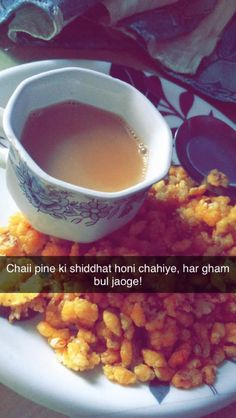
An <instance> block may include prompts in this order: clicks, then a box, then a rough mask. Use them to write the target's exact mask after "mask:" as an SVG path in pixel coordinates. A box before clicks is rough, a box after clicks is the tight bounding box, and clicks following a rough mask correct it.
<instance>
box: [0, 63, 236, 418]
mask: <svg viewBox="0 0 236 418" xmlns="http://www.w3.org/2000/svg"><path fill="white" fill-rule="evenodd" d="M65 66H80V67H85V68H91V69H95V70H98V71H101V72H105V73H109V71H110V64H109V63H104V62H96V61H93V62H92V61H74V60H73V61H71V60H52V61H40V62H35V63H30V64H24V65H20V66H17V67H13V68H11V69H9V70H4V71H2V72H0V106H3V107H4V106H5V104H6V103H7V100H8V98H9V96H10V94H11V93H12V91H13V90H14V88H15V87H16V86H17V85H18V83H19V82H20V81H21V80H23V79H25V78H26V77H28V76H30V75H34V74H37V73H40V72H42V71H46V70H49V69H54V68H59V67H65ZM125 72H126V75H127V76H128V78H129V80H130V82H132V83H134V84H135V80H134V79H133V76H132V71H131V72H129V70H125ZM161 83H162V92H163V98H162V100H161V101H160V102H159V104H158V108H159V109H160V110H161V111H163V110H164V111H165V112H166V110H168V106H169V109H171V108H172V110H173V109H174V112H172V113H174V116H173V115H169V116H167V119H168V122H169V124H170V126H171V127H172V128H174V127H177V126H179V124H180V123H181V122H182V119H183V112H182V110H185V111H186V106H184V108H183V106H182V107H181V100H180V97H181V94H183V92H184V91H185V90H184V89H183V88H181V87H179V86H177V85H175V84H173V83H171V82H169V81H166V80H163V79H162V80H161ZM182 97H183V96H182ZM190 99H191V98H190ZM188 101H189V103H190V104H191V100H188ZM168 103H169V104H168ZM181 109H182V110H181ZM210 111H213V113H214V115H215V116H216V117H218V118H220V119H222V120H224V121H225V122H227V123H228V124H229V125H230V126H234V124H233V122H231V121H230V120H229V119H227V118H226V117H224V115H222V114H221V113H220V112H218V111H217V110H216V109H214V108H213V107H212V106H210V105H209V104H207V103H206V102H204V101H203V100H201V99H200V98H198V97H197V96H194V97H193V100H192V104H191V106H187V111H186V112H185V113H186V115H184V117H190V116H194V115H197V114H208V113H209V112H210ZM167 113H171V112H170V110H168V112H167ZM177 113H178V114H179V116H176V114H177ZM181 115H182V116H181ZM0 196H1V197H0V199H1V203H0V224H1V225H2V224H6V223H7V220H8V217H9V215H11V214H12V213H14V212H15V211H16V210H17V208H16V206H15V204H14V202H13V200H12V199H11V197H10V196H9V194H8V192H7V189H6V184H5V176H4V170H0ZM36 323H37V320H36V319H34V320H31V321H26V322H19V323H15V324H14V325H10V324H9V323H8V321H7V320H5V319H3V318H0V335H1V340H0V381H1V382H2V383H3V384H5V385H7V386H9V387H10V388H11V389H13V390H15V391H16V392H18V393H19V394H21V395H22V396H25V397H27V398H29V399H31V400H33V401H35V402H37V403H40V404H42V405H45V406H47V407H48V408H52V409H54V410H56V411H59V412H61V413H64V414H65V415H69V416H74V417H99V416H100V417H105V416H107V417H111V416H112V417H113V416H114V417H115V416H117V417H118V416H119V417H120V416H122V417H145V418H147V417H163V418H167V417H182V416H185V417H186V418H187V417H191V418H194V417H200V416H202V415H205V414H207V413H210V412H212V411H214V410H216V409H219V408H221V407H223V406H225V405H227V404H228V403H230V402H232V401H233V400H235V394H236V364H234V363H231V362H226V363H224V365H223V366H221V367H220V368H219V372H218V378H217V381H216V384H215V385H214V387H211V388H210V387H208V386H202V387H200V388H198V389H194V390H189V391H184V390H177V389H175V388H173V387H171V388H170V389H169V388H168V387H163V386H162V387H159V388H158V389H157V392H158V395H157V396H154V395H153V394H152V393H151V391H150V389H149V387H148V385H139V386H137V387H129V388H125V387H122V386H119V385H116V384H113V383H111V382H109V381H108V380H107V379H106V378H105V377H104V376H103V375H102V373H101V372H100V371H95V372H87V373H83V374H76V373H74V372H72V371H70V370H68V369H66V368H64V367H63V366H62V365H60V364H59V363H58V362H57V360H56V357H55V355H54V352H53V351H52V350H51V349H50V347H49V346H48V344H47V343H46V341H45V340H44V339H43V338H42V337H41V336H40V335H39V334H38V333H37V331H36V329H35V324H36ZM158 399H159V401H158Z"/></svg>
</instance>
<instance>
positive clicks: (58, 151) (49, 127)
mask: <svg viewBox="0 0 236 418" xmlns="http://www.w3.org/2000/svg"><path fill="white" fill-rule="evenodd" d="M21 140H22V144H23V146H24V148H25V149H26V151H27V152H28V153H29V154H30V155H31V157H32V158H33V160H34V161H35V162H36V163H37V164H38V165H39V166H40V167H41V168H42V169H43V170H44V171H45V172H46V173H48V174H49V175H51V176H53V177H55V178H57V179H60V180H63V181H66V182H68V183H71V184H74V185H77V186H82V187H86V188H89V189H94V190H98V191H106V192H115V191H119V190H123V189H126V188H127V187H130V186H132V185H134V184H137V183H139V182H140V181H142V180H143V179H144V178H145V174H146V167H147V158H148V155H147V150H146V148H145V147H144V145H143V144H142V143H141V141H140V140H139V139H138V138H137V137H136V135H135V133H134V132H133V130H132V128H131V127H129V126H128V125H127V123H126V122H125V121H124V120H123V119H122V118H121V117H119V116H118V115H115V114H114V113H111V112H107V111H105V110H102V109H99V108H97V107H94V106H90V105H87V104H83V103H80V102H64V103H60V104H55V105H51V106H48V107H46V108H43V109H38V110H35V111H33V112H32V113H31V114H30V115H29V117H28V119H27V121H26V124H25V126H24V129H23V132H22V138H21Z"/></svg>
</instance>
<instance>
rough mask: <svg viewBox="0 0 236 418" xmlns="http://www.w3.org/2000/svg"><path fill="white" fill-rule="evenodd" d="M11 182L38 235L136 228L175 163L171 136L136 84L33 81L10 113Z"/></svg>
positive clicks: (77, 236) (81, 236)
mask: <svg viewBox="0 0 236 418" xmlns="http://www.w3.org/2000/svg"><path fill="white" fill-rule="evenodd" d="M3 128H4V132H5V135H6V137H7V138H8V140H9V142H10V148H9V153H8V155H7V154H6V151H5V152H3V150H0V153H1V154H0V160H1V161H0V162H1V163H2V165H5V166H6V176H7V186H8V189H9V191H10V193H11V195H12V197H13V198H14V200H15V201H16V203H17V205H18V207H19V208H20V210H21V211H22V212H23V213H24V215H25V216H26V217H27V218H28V220H29V221H30V222H31V224H32V225H33V226H34V227H35V228H36V229H37V230H39V231H41V232H43V233H46V234H50V235H54V236H56V237H60V238H64V239H68V240H73V241H78V242H92V241H95V240H97V239H100V238H102V237H104V236H106V235H107V234H109V233H110V232H112V231H114V230H116V229H118V228H120V227H121V226H123V225H124V224H126V223H127V222H129V221H130V220H131V219H132V218H133V217H134V216H135V214H136V213H137V211H138V209H139V208H140V206H141V204H142V202H143V200H144V198H145V193H146V191H147V190H148V189H149V187H150V186H151V185H152V184H153V183H155V182H156V181H158V180H160V179H161V178H163V177H164V176H165V175H166V174H167V172H168V169H169V166H170V161H171V151H172V140H171V131H170V129H169V127H168V125H167V123H166V122H165V120H164V118H163V117H162V116H161V114H160V113H159V112H158V110H157V109H156V108H155V107H154V106H153V105H152V104H151V102H150V101H149V100H148V99H147V98H146V97H145V96H144V95H142V94H141V93H140V92H139V91H138V90H136V89H135V88H134V87H132V86H130V85H128V84H126V83H124V82H122V81H120V80H118V79H114V78H112V77H110V76H108V75H104V74H101V73H98V72H96V71H92V70H85V69H80V68H73V67H71V68H63V69H58V70H52V71H47V72H45V73H41V74H39V75H36V76H33V77H30V78H28V79H26V80H24V81H23V82H22V83H20V84H19V86H18V87H17V88H16V90H15V92H14V93H13V94H12V96H11V98H10V99H9V102H8V104H7V106H6V109H5V110H4V113H3Z"/></svg>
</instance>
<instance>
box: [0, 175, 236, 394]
mask: <svg viewBox="0 0 236 418" xmlns="http://www.w3.org/2000/svg"><path fill="white" fill-rule="evenodd" d="M211 176H212V178H211V179H210V180H212V181H211V183H212V184H213V183H214V184H215V185H216V186H217V185H218V180H219V182H220V179H219V178H218V177H217V173H213V174H212V175H211ZM124 231H125V233H124ZM0 255H4V256H17V255H21V256H26V257H27V256H33V255H43V256H52V255H65V256H67V255H70V256H73V255H108V256H109V255H142V256H143V255H209V256H213V255H214V256H215V255H227V256H236V205H234V204H233V203H232V202H231V201H230V198H229V197H227V196H215V195H212V194H211V193H209V189H208V184H207V182H206V183H204V184H202V185H200V186H199V185H197V184H196V183H194V181H193V180H192V179H190V178H189V177H188V176H187V174H186V172H185V171H184V170H183V168H181V167H172V168H171V169H170V172H169V177H168V179H165V180H162V181H160V182H159V183H157V184H155V185H154V186H153V187H152V188H151V189H150V191H149V194H148V197H147V199H146V200H145V202H144V204H143V206H142V208H141V210H140V211H139V213H138V215H137V216H136V217H135V219H134V220H133V221H132V222H130V224H129V225H128V226H126V227H125V229H120V230H119V231H116V232H114V233H112V234H111V235H110V236H109V237H106V238H104V239H102V240H100V241H98V242H96V243H93V244H89V245H88V244H78V243H72V242H69V241H63V240H60V239H57V238H53V237H49V236H46V235H44V234H41V233H39V232H37V231H35V230H34V229H33V228H32V227H31V226H30V224H29V223H28V221H27V220H26V219H25V218H24V217H23V216H22V215H21V214H17V215H14V216H13V217H12V218H11V219H10V221H9V225H8V226H7V227H3V228H1V229H0ZM0 269H1V265H0ZM0 305H2V306H3V307H5V308H7V309H9V311H10V312H9V318H10V320H11V321H12V320H14V319H20V318H22V317H25V316H27V315H28V313H30V312H31V310H34V311H37V312H41V313H43V316H44V317H43V320H42V321H41V322H39V324H38V326H37V328H38V331H39V333H40V334H41V335H42V336H43V337H44V338H45V339H47V341H48V343H49V345H50V346H51V347H52V349H54V350H55V353H56V356H57V358H58V360H59V361H60V362H61V363H62V364H63V365H65V366H66V367H68V368H70V369H72V370H74V371H78V372H80V371H84V370H88V369H93V368H94V367H95V366H97V365H98V364H102V365H103V371H104V374H105V375H106V376H107V378H108V379H110V380H112V381H114V382H118V383H120V384H122V385H130V384H135V383H138V382H147V381H151V380H152V379H154V378H157V379H158V380H160V381H162V382H170V383H171V384H172V385H174V386H176V387H178V388H184V389H189V388H192V387H196V386H198V385H201V384H202V383H207V384H212V383H213V382H214V381H215V379H216V373H217V366H218V365H219V364H220V363H222V362H223V361H224V360H225V359H228V358H232V357H234V356H236V294H234V293H225V294H222V293H212V294H208V293H204V294H203V293H196V294H193V293H189V294H185V293H175V294H170V293H152V294H149V293H126V294H121V293H118V294H113V293H94V294H92V293H64V294H62V293H48V294H46V293H45V294H44V293H18V294H17V293H1V294H0Z"/></svg>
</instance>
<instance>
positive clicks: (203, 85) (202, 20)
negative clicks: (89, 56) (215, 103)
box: [0, 0, 236, 103]
mask: <svg viewBox="0 0 236 418" xmlns="http://www.w3.org/2000/svg"><path fill="white" fill-rule="evenodd" d="M118 4H119V5H120V7H118ZM158 5H159V6H160V7H157V6H158ZM135 12H136V13H135ZM137 12H138V13H137ZM235 12H236V0H191V2H190V1H189V0H151V1H150V2H146V1H144V0H129V1H128V0H101V1H99V0H41V1H40V0H28V1H25V0H14V1H12V0H0V23H1V22H3V21H5V20H7V19H9V27H8V35H9V37H10V38H11V39H12V40H14V41H15V42H20V43H23V44H28V43H30V44H32V43H34V44H36V45H45V42H46V43H47V45H48V46H52V47H54V46H57V47H58V46H60V47H68V48H78V49H83V48H85V49H109V50H124V49H125V50H131V49H134V48H137V44H138V45H139V47H141V48H143V49H145V50H146V51H148V52H149V54H150V55H151V56H152V57H153V58H155V60H156V63H157V66H158V68H159V70H161V71H164V72H165V73H166V74H168V75H169V76H171V77H173V78H174V79H176V80H179V81H181V82H183V83H184V84H185V85H186V84H187V85H190V86H192V87H193V88H194V89H195V90H197V91H199V92H202V93H204V94H205V95H208V96H210V97H213V98H216V99H218V100H221V101H224V102H234V103H236V77H235V74H236V43H235V39H236V13H235ZM130 14H131V15H130Z"/></svg>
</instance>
